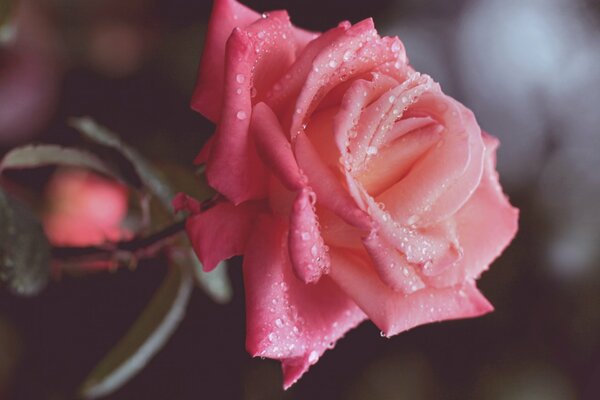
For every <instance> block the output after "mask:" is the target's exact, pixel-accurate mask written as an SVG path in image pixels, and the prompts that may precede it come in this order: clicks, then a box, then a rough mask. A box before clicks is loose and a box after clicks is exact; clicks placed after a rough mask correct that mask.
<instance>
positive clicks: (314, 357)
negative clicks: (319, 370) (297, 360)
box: [308, 350, 319, 364]
mask: <svg viewBox="0 0 600 400" xmlns="http://www.w3.org/2000/svg"><path fill="white" fill-rule="evenodd" d="M318 359H319V353H317V352H316V350H313V351H311V352H310V354H309V355H308V362H309V363H311V364H314V363H316V362H317V360H318Z"/></svg>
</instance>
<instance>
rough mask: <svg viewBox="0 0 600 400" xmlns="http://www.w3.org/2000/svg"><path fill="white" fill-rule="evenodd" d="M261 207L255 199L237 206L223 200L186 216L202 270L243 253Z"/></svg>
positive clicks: (188, 232)
mask: <svg viewBox="0 0 600 400" xmlns="http://www.w3.org/2000/svg"><path fill="white" fill-rule="evenodd" d="M194 209H195V208H194V207H192V209H191V211H194ZM261 209H262V205H261V204H259V203H257V202H247V203H244V204H240V205H239V206H234V205H233V204H231V203H229V202H223V203H219V204H217V205H215V206H214V207H212V208H209V209H208V210H206V211H201V212H199V213H197V214H193V215H191V216H190V217H188V219H187V222H186V231H187V234H188V237H189V238H190V241H191V242H192V246H193V248H194V251H195V252H196V255H197V256H198V259H199V260H200V261H201V262H202V265H203V266H204V270H205V271H211V270H213V269H214V268H215V267H216V266H217V264H218V263H219V262H220V261H222V260H225V259H227V258H230V257H233V256H236V255H242V254H243V253H244V249H245V247H246V241H247V240H248V235H249V234H250V231H251V229H252V224H253V223H254V219H255V217H256V215H257V213H258V212H259V210H261Z"/></svg>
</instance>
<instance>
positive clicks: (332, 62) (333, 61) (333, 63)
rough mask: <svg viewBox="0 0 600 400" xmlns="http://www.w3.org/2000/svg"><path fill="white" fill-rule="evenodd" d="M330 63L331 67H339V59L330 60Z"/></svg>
mask: <svg viewBox="0 0 600 400" xmlns="http://www.w3.org/2000/svg"><path fill="white" fill-rule="evenodd" d="M328 65H329V67H331V68H335V67H337V61H335V60H330V61H329V64H328Z"/></svg>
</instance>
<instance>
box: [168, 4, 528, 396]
mask: <svg viewBox="0 0 600 400" xmlns="http://www.w3.org/2000/svg"><path fill="white" fill-rule="evenodd" d="M192 107H193V108H194V109H195V110H197V111H198V112H200V113H201V114H203V115H204V116H206V117H207V118H209V119H210V120H211V121H213V122H214V123H216V124H217V129H216V133H215V134H214V136H213V137H212V138H211V139H210V140H209V142H208V143H207V144H206V145H205V146H204V148H203V149H202V151H201V152H200V154H199V156H198V158H197V160H196V162H197V163H203V164H206V176H207V178H208V182H209V184H210V185H211V186H212V187H213V188H214V189H215V190H216V191H217V192H219V193H220V195H219V196H217V197H216V198H215V199H213V202H212V203H211V204H210V205H209V204H205V205H200V204H199V203H198V202H197V201H195V200H193V199H191V198H189V197H187V196H185V195H179V196H178V197H177V198H176V200H175V202H174V203H175V207H176V208H178V209H186V210H188V211H190V212H191V215H190V217H189V218H188V220H187V232H188V235H189V236H190V238H191V241H192V243H193V246H194V249H195V251H196V253H197V255H198V257H199V258H200V260H201V261H202V262H203V263H204V267H205V269H206V270H211V269H212V268H214V266H215V265H216V264H217V263H218V262H219V261H220V260H222V259H226V258H229V257H232V256H234V255H243V256H244V261H243V272H244V284H245V291H246V318H247V338H246V347H247V349H248V351H249V352H250V353H251V354H252V355H253V356H260V357H268V358H273V359H277V360H281V362H282V367H283V375H284V387H285V388H287V387H289V386H290V385H292V384H293V383H294V382H295V381H296V380H298V378H299V377H300V376H301V375H302V374H303V373H304V372H305V371H306V370H307V369H308V368H309V367H310V365H311V364H314V363H315V362H316V361H317V360H318V359H319V357H321V355H322V354H323V352H325V350H327V349H330V348H332V347H333V345H334V344H335V342H336V341H337V340H338V339H339V338H340V337H342V336H343V335H344V334H345V332H347V331H348V330H349V329H351V328H353V327H355V326H357V325H358V324H359V323H361V322H362V321H364V320H366V319H370V320H371V321H373V323H375V325H377V326H378V327H379V329H381V331H382V333H383V334H385V335H386V336H391V335H395V334H397V333H399V332H402V331H405V330H407V329H410V328H412V327H415V326H418V325H422V324H425V323H429V322H434V321H441V320H447V319H456V318H467V317H475V316H479V315H482V314H485V313H487V312H489V311H491V310H492V306H491V305H490V303H489V302H488V301H487V300H486V299H485V298H484V297H483V295H482V294H481V293H480V292H479V291H478V290H477V288H476V286H475V280H476V279H477V278H478V277H479V275H480V274H481V273H482V272H483V271H484V270H485V269H487V268H488V266H489V264H490V263H491V262H492V261H493V260H494V259H495V258H496V257H497V256H498V255H499V254H500V253H501V251H502V250H503V249H504V248H505V247H506V246H507V245H508V243H509V242H510V241H511V239H512V238H513V236H514V235H515V232H516V230H517V210H516V209H514V208H513V207H511V205H510V204H509V202H508V200H507V199H506V197H505V195H504V194H503V193H502V189H501V187H500V185H499V183H498V175H497V173H496V171H495V151H496V148H497V146H498V141H497V140H496V139H495V138H493V137H491V136H489V135H487V134H485V133H482V131H481V129H480V127H479V126H478V125H477V121H476V120H475V117H474V116H473V114H472V113H471V111H470V110H468V109H467V108H465V107H464V106H463V105H462V104H460V103H458V102H457V101H456V100H454V99H452V98H450V97H448V96H446V95H445V94H444V93H442V91H441V89H440V87H439V85H438V84H437V83H435V82H434V81H433V80H432V79H431V78H430V77H429V76H427V75H422V74H419V73H418V72H416V71H414V70H413V69H412V68H411V66H410V65H409V64H408V60H407V57H406V54H405V50H404V46H403V45H402V42H401V41H400V40H399V39H398V38H396V37H394V38H391V37H384V38H382V37H380V36H379V35H378V34H377V31H376V30H375V29H374V27H373V21H372V20H371V19H367V20H364V21H361V22H359V23H357V24H355V25H351V24H350V23H348V22H342V23H340V24H339V25H338V26H337V27H335V28H333V29H331V30H329V31H327V32H325V33H322V34H315V33H310V32H307V31H304V30H301V29H298V28H296V27H294V26H293V25H291V23H290V21H289V17H288V15H287V13H286V12H285V11H274V12H271V13H268V14H262V15H260V14H257V13H256V12H254V11H252V10H250V9H248V8H246V7H244V6H243V5H240V4H238V3H237V2H235V1H234V0H217V1H215V4H214V8H213V11H212V16H211V19H210V22H209V26H208V33H207V39H206V44H205V48H204V54H203V56H202V62H201V66H200V72H199V78H198V83H197V86H196V90H195V93H194V96H193V100H192ZM211 205H212V207H211Z"/></svg>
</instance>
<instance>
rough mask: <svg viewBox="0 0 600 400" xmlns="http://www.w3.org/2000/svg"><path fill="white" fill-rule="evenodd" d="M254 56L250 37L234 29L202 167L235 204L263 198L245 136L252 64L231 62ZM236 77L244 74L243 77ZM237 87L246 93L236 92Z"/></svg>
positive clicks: (260, 170) (262, 182) (258, 168)
mask: <svg viewBox="0 0 600 400" xmlns="http://www.w3.org/2000/svg"><path fill="white" fill-rule="evenodd" d="M254 57H255V53H254V49H253V46H252V43H251V41H250V39H249V38H248V36H247V35H246V34H245V33H244V32H242V31H241V30H240V29H238V28H236V29H235V30H234V32H233V33H232V35H231V37H230V38H229V40H228V42H227V59H228V60H232V61H231V62H228V63H227V64H226V71H225V74H226V79H225V99H224V103H225V107H223V109H222V114H221V122H220V123H219V125H218V126H217V131H216V133H215V138H214V141H213V143H212V146H211V152H210V157H209V160H208V163H207V167H206V177H207V179H208V183H209V184H210V185H211V186H212V187H213V188H214V189H216V190H217V191H218V192H220V193H222V194H223V195H225V196H226V197H227V198H228V199H229V200H231V201H232V202H233V203H235V204H239V203H241V202H243V201H245V200H248V199H253V198H260V197H264V195H265V192H266V174H265V170H264V167H263V166H262V165H261V163H260V161H259V158H258V155H257V154H256V151H255V150H254V146H253V145H252V143H251V141H250V140H249V137H248V128H249V125H250V113H251V97H250V83H249V82H248V80H249V78H248V77H249V76H250V75H251V71H252V65H253V63H252V62H238V63H235V62H233V60H249V59H253V58H254ZM238 76H239V77H244V78H243V80H242V79H241V78H237V77H238ZM238 81H242V82H238ZM242 88H243V89H242ZM238 89H240V90H242V91H243V92H245V93H246V94H245V95H244V94H243V93H242V94H241V95H236V91H237V90H238ZM231 93H233V94H231Z"/></svg>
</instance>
